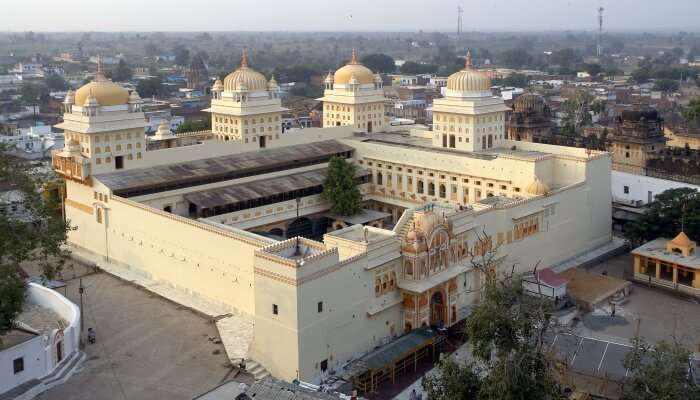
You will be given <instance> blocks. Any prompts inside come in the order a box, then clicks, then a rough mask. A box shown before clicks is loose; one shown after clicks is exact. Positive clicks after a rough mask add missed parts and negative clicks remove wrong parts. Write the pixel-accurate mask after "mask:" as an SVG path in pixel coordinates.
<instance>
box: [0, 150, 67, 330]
mask: <svg viewBox="0 0 700 400" xmlns="http://www.w3.org/2000/svg"><path fill="white" fill-rule="evenodd" d="M0 181H2V182H5V183H9V184H11V185H12V186H13V188H14V189H15V190H17V193H19V195H20V198H21V200H20V201H19V204H9V203H8V199H6V198H3V199H0V206H2V209H3V210H6V211H4V212H0V336H2V334H3V333H5V332H6V331H7V330H9V329H12V327H13V326H14V320H15V318H16V317H17V314H18V313H19V312H20V311H21V309H22V304H23V302H24V294H25V290H26V283H25V281H24V278H23V277H22V274H21V271H20V264H21V263H23V262H32V263H35V264H37V265H39V266H40V267H41V270H42V275H43V276H44V277H45V278H47V279H53V278H54V277H55V275H56V273H57V272H59V271H60V270H61V268H62V266H63V263H64V260H65V257H66V256H67V254H66V252H65V250H64V249H63V245H64V243H65V240H66V231H67V230H68V225H67V224H66V223H65V222H64V220H63V217H62V216H61V213H60V211H59V210H60V209H59V207H58V205H57V202H58V201H59V199H58V197H57V196H49V195H45V194H46V193H48V192H44V191H43V189H45V188H46V187H47V185H49V182H48V178H47V177H45V176H43V175H41V174H39V173H37V172H29V171H28V170H27V167H26V166H25V165H23V164H22V163H21V162H20V161H18V160H17V159H15V158H14V157H12V156H10V155H9V154H8V153H7V152H6V149H5V148H3V147H0ZM12 206H14V207H16V210H20V212H19V214H16V213H12V212H8V211H9V210H10V209H11V207H12Z"/></svg>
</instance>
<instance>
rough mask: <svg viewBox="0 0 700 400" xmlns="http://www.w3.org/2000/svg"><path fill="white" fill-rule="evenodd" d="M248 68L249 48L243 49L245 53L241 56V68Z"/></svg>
mask: <svg viewBox="0 0 700 400" xmlns="http://www.w3.org/2000/svg"><path fill="white" fill-rule="evenodd" d="M247 67H248V48H247V47H244V48H243V53H242V54H241V68H247Z"/></svg>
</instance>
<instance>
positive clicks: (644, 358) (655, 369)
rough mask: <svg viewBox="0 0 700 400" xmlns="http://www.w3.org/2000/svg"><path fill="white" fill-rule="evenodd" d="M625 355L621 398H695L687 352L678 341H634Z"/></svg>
mask: <svg viewBox="0 0 700 400" xmlns="http://www.w3.org/2000/svg"><path fill="white" fill-rule="evenodd" d="M633 344H634V347H633V351H632V352H630V353H629V354H628V355H627V356H626V357H625V367H626V368H627V369H628V370H629V373H628V378H627V379H628V380H627V382H626V383H625V386H624V391H623V395H622V400H657V399H663V400H691V399H693V400H698V399H700V385H698V382H697V380H696V379H697V378H698V377H697V376H694V375H692V374H689V373H688V371H689V368H690V361H689V359H690V356H691V353H690V351H688V350H687V349H685V348H684V347H682V346H681V345H680V344H677V343H667V342H659V343H657V344H656V345H655V346H650V345H647V344H646V343H644V342H643V341H642V340H641V339H639V338H636V339H635V340H634V343H633Z"/></svg>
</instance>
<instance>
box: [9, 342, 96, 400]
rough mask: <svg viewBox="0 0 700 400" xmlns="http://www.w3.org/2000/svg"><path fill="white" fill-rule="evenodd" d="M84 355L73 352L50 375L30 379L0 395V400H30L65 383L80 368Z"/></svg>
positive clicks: (80, 352)
mask: <svg viewBox="0 0 700 400" xmlns="http://www.w3.org/2000/svg"><path fill="white" fill-rule="evenodd" d="M85 358H86V356H85V353H83V352H82V351H74V352H73V353H72V354H71V355H70V356H68V358H66V359H65V360H63V361H61V363H60V364H59V365H58V366H57V367H56V368H55V369H54V370H53V371H51V373H50V374H48V375H46V376H45V377H43V378H41V379H32V380H30V381H28V382H25V383H23V384H22V385H19V386H17V387H15V388H14V389H12V390H10V391H7V392H4V393H0V400H9V399H12V400H30V399H33V398H34V397H36V396H38V395H39V394H41V393H43V392H45V391H47V390H49V389H51V388H52V387H54V386H57V385H60V384H63V383H65V382H66V381H67V380H68V379H69V378H70V377H71V376H73V374H74V373H75V372H76V371H77V370H78V369H79V368H80V366H81V364H82V363H83V361H85Z"/></svg>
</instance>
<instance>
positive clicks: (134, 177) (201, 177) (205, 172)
mask: <svg viewBox="0 0 700 400" xmlns="http://www.w3.org/2000/svg"><path fill="white" fill-rule="evenodd" d="M352 150H353V149H352V147H350V146H347V145H344V144H342V143H339V142H337V141H335V140H327V141H323V142H316V143H308V144H301V145H296V146H287V147H281V148H276V149H265V150H257V151H253V152H247V153H240V154H232V155H228V156H221V157H214V158H206V159H201V160H194V161H188V162H184V163H179V164H168V165H162V166H156V167H149V168H140V169H133V170H125V171H116V172H110V173H107V174H101V175H97V176H96V178H97V179H98V180H99V181H100V182H102V183H103V184H105V185H106V186H107V187H109V188H110V189H112V191H114V192H115V193H117V194H119V193H120V192H126V193H128V192H135V191H139V190H147V189H151V190H152V192H154V193H155V192H158V191H165V190H173V189H177V188H182V187H189V186H196V185H201V184H206V183H212V182H221V181H225V180H229V179H236V178H237V177H240V176H241V175H247V176H250V175H255V173H256V171H257V172H259V173H264V172H265V170H270V169H274V168H281V169H284V168H283V167H285V166H287V165H289V168H294V167H295V166H299V165H303V163H304V162H308V161H312V160H314V159H317V158H323V157H328V156H331V155H333V154H338V153H343V152H349V151H352ZM139 194H140V193H139ZM127 195H128V194H127Z"/></svg>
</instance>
